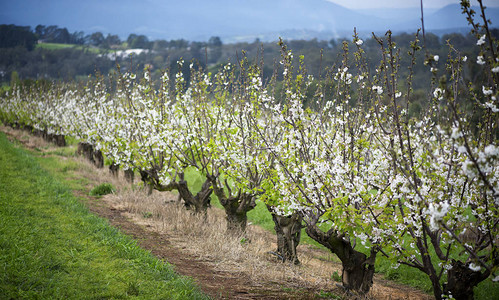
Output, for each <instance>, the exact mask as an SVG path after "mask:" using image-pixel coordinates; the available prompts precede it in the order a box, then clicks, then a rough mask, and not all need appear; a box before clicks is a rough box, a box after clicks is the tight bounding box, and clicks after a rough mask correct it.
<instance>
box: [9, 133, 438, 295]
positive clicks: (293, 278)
mask: <svg viewBox="0 0 499 300" xmlns="http://www.w3.org/2000/svg"><path fill="white" fill-rule="evenodd" d="M0 131H3V132H4V133H6V134H7V136H8V137H9V139H11V140H12V141H14V140H15V141H17V142H19V143H22V144H23V146H24V147H26V148H28V149H31V150H34V149H36V150H37V151H43V152H45V153H48V154H47V155H58V154H57V151H54V149H57V148H56V147H55V146H52V145H50V144H47V143H45V142H44V141H43V140H42V139H41V138H39V137H34V136H31V135H29V134H27V133H26V132H24V131H21V130H13V129H11V128H9V127H3V126H0ZM61 159H62V160H65V159H68V160H77V161H78V162H79V163H87V162H85V161H83V160H82V159H81V158H78V157H74V156H61ZM87 164H88V165H89V166H90V164H89V163H87ZM85 169H86V170H87V171H86V172H80V173H78V176H82V177H85V179H86V182H87V184H86V186H87V189H88V190H86V191H85V190H74V194H75V195H76V196H77V197H78V198H79V199H81V201H83V202H84V203H85V204H86V205H87V206H88V208H89V210H90V211H92V212H93V213H94V214H96V215H98V216H100V217H102V218H105V219H107V220H109V223H110V224H111V225H112V226H114V227H116V228H118V229H119V230H120V231H121V232H123V233H124V234H127V235H129V236H131V237H133V238H134V239H135V240H136V241H137V243H138V244H139V245H140V246H141V247H143V248H144V249H147V250H149V251H150V252H151V253H153V254H154V255H155V256H157V257H158V258H160V259H162V260H164V261H167V262H169V263H170V264H172V265H174V266H175V270H176V271H177V272H178V273H179V274H181V275H185V276H189V277H192V278H193V279H194V281H195V282H196V283H197V284H198V286H199V287H200V289H201V290H202V291H203V292H205V293H206V294H208V295H210V296H211V297H212V298H214V299H432V297H431V296H429V295H427V294H425V293H423V292H421V291H418V290H415V289H414V288H411V287H408V286H404V285H400V284H397V283H394V282H392V281H388V280H384V279H383V277H382V275H378V274H377V275H376V276H375V280H374V285H373V288H372V289H371V291H370V293H369V294H368V295H367V296H362V297H359V296H355V295H352V294H349V293H345V291H343V289H342V288H341V287H339V285H338V284H337V283H336V282H335V281H334V280H333V279H332V276H331V275H332V274H333V273H334V272H337V273H338V274H341V266H340V264H339V263H338V262H335V261H334V259H333V261H332V260H331V259H330V257H331V254H330V253H328V252H326V251H323V250H321V249H317V248H315V247H312V246H309V245H300V246H299V249H298V251H299V258H300V260H301V262H302V264H301V265H300V266H290V265H287V266H282V265H284V264H282V263H280V262H278V261H277V260H276V259H275V257H273V256H272V255H268V254H267V253H268V251H273V250H275V248H276V247H275V237H274V235H273V234H271V233H269V232H267V231H265V230H263V229H261V228H259V227H257V226H254V225H252V226H249V227H248V230H249V231H250V232H251V234H252V235H253V236H258V239H259V241H258V242H257V241H255V244H257V243H260V244H261V245H260V246H259V249H260V250H259V252H258V251H257V252H255V253H257V254H254V255H249V256H260V257H258V258H257V259H259V261H261V264H260V262H259V263H258V264H254V263H252V262H245V261H244V259H243V258H241V259H239V258H236V259H234V261H232V262H231V261H227V260H221V259H220V257H221V256H220V255H223V253H215V254H216V255H215V254H214V253H213V252H214V251H213V249H212V248H209V247H203V245H202V244H201V245H200V242H199V240H197V239H195V238H191V237H192V236H186V235H185V234H184V233H183V232H182V231H181V230H172V229H171V228H169V227H167V226H166V227H165V222H166V223H168V220H165V219H162V220H157V219H155V218H150V217H148V216H147V217H146V216H145V215H144V213H143V212H142V213H141V212H140V211H139V210H138V209H134V208H132V207H131V205H130V204H125V203H122V202H120V201H121V200H120V199H122V198H120V197H119V195H107V196H104V197H102V198H96V197H91V196H88V191H89V190H90V189H91V188H92V187H93V186H96V185H97V184H100V183H102V182H106V181H110V180H111V176H110V175H109V173H108V172H107V171H105V170H102V169H101V170H98V169H97V168H93V167H89V168H85ZM113 180H114V181H116V180H117V179H113ZM113 184H120V183H115V182H113ZM121 184H123V183H121ZM125 184H126V183H125ZM119 193H120V192H119V189H118V192H117V194H119ZM166 198H167V199H175V196H173V195H171V194H170V195H167V196H166ZM172 202H173V201H163V203H172ZM165 205H174V204H165ZM209 214H210V218H211V217H213V218H215V219H219V220H223V219H224V218H223V211H222V210H220V209H216V208H211V209H210V212H209ZM219 223H220V222H219ZM248 248H249V247H248ZM262 249H263V250H262ZM218 252H223V251H218ZM228 259H231V258H230V257H229V258H228ZM229 265H230V266H232V267H230V266H229ZM260 266H264V267H260ZM265 268H268V269H265ZM250 269H251V270H250ZM258 269H261V270H258ZM259 272H261V273H259ZM270 272H276V273H275V274H277V275H270V276H268V274H272V273H270ZM265 274H267V275H265Z"/></svg>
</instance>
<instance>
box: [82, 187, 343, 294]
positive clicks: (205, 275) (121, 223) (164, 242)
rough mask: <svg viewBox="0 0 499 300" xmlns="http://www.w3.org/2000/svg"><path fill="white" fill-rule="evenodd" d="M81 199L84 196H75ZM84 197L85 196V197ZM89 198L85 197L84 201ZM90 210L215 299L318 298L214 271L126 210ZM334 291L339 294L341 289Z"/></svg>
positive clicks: (100, 205) (102, 205)
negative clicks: (138, 221) (129, 214)
mask: <svg viewBox="0 0 499 300" xmlns="http://www.w3.org/2000/svg"><path fill="white" fill-rule="evenodd" d="M77 196H79V197H82V196H84V195H81V194H80V195H77ZM84 197H86V196H84ZM87 199H88V198H87ZM86 203H87V205H88V206H89V209H90V210H91V211H92V212H93V213H95V214H96V215H98V216H100V217H103V218H106V219H108V220H109V222H110V224H111V225H112V226H114V227H116V228H118V229H119V230H120V231H121V232H123V233H125V234H127V235H129V236H131V237H133V238H134V239H135V240H137V242H138V243H139V245H140V246H141V247H143V248H144V249H147V250H149V251H151V253H152V254H154V255H155V256H157V257H159V258H161V259H163V260H165V261H167V262H169V263H170V264H172V265H173V266H174V268H175V271H177V272H178V273H179V274H181V275H185V276H189V277H192V278H194V280H195V281H196V282H197V283H198V285H199V286H200V287H201V290H203V292H205V293H206V294H208V295H210V296H211V297H213V298H216V299H317V298H318V295H317V294H316V292H317V291H313V290H310V289H303V290H295V291H292V290H287V289H286V287H284V286H281V285H279V284H276V283H269V282H265V283H261V284H259V285H255V283H254V282H253V281H252V280H251V279H249V278H247V276H244V275H241V274H237V275H235V274H232V273H230V272H223V271H219V270H215V269H214V268H212V267H211V266H210V263H208V262H207V261H204V260H203V259H202V258H199V257H196V256H194V255H191V254H189V253H187V252H186V251H184V250H183V249H179V248H177V247H176V246H175V245H174V244H172V242H171V241H170V239H169V237H168V235H165V234H159V233H157V232H155V231H152V230H147V228H145V227H146V226H141V225H138V224H136V223H135V222H133V221H132V220H130V219H129V218H128V217H127V216H126V214H127V212H126V211H125V210H120V209H116V208H113V207H109V206H108V205H106V203H107V202H105V201H101V202H96V201H93V200H88V201H86ZM336 292H341V291H340V290H338V291H336Z"/></svg>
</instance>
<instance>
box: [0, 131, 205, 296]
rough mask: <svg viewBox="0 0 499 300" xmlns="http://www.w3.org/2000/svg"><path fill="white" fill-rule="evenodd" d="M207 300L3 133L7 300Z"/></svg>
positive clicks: (0, 201) (2, 240) (0, 186)
mask: <svg viewBox="0 0 499 300" xmlns="http://www.w3.org/2000/svg"><path fill="white" fill-rule="evenodd" d="M19 298H23V299H24V298H28V299H103V298H113V299H120V298H121V299H123V298H126V299H129V298H133V299H206V298H207V297H206V296H205V295H203V294H202V293H200V292H199V290H198V289H197V288H196V287H195V285H194V284H193V282H192V281H191V279H189V278H186V277H182V276H179V275H177V274H175V273H174V272H173V270H172V267H171V266H170V265H168V264H166V263H164V262H162V261H160V260H158V259H157V258H155V257H153V256H152V255H151V254H150V253H149V252H147V251H145V250H143V249H141V248H140V247H139V246H137V244H136V242H135V241H134V240H132V239H131V238H129V237H127V236H125V235H123V234H121V233H119V232H118V230H116V229H114V228H112V227H111V226H109V225H108V223H107V222H106V221H105V220H103V219H101V218H98V217H96V216H94V215H92V214H91V213H89V212H88V210H87V208H86V207H85V206H84V205H83V204H81V203H80V202H79V201H78V200H77V199H76V198H75V197H74V196H73V195H72V194H71V191H70V190H69V189H68V187H67V186H65V185H64V184H62V183H61V182H59V181H58V180H56V179H54V177H52V176H51V175H50V174H49V173H47V171H45V170H43V169H42V168H41V167H40V165H39V164H38V162H37V161H36V160H35V159H34V158H33V157H32V156H31V155H30V154H29V153H28V152H26V151H25V150H23V149H19V148H16V147H14V146H13V145H12V144H11V143H10V142H9V141H8V140H7V139H6V137H5V135H4V134H3V133H0V299H19Z"/></svg>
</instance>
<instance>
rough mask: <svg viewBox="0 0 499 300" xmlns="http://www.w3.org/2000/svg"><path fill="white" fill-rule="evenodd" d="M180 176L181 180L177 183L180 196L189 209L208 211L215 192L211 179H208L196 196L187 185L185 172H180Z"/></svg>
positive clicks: (197, 211) (196, 211)
mask: <svg viewBox="0 0 499 300" xmlns="http://www.w3.org/2000/svg"><path fill="white" fill-rule="evenodd" d="M179 177H180V181H179V182H178V184H177V190H178V193H179V194H180V197H182V199H184V204H185V206H186V207H187V209H192V210H194V212H195V213H199V212H203V213H206V210H207V209H208V207H210V201H211V198H210V197H211V193H213V189H212V188H211V181H210V180H208V179H206V181H205V182H204V183H203V186H202V187H201V190H200V191H199V192H198V193H197V194H196V196H194V195H193V194H192V193H191V191H190V190H189V187H188V186H187V181H185V180H184V174H183V173H182V174H180V175H179Z"/></svg>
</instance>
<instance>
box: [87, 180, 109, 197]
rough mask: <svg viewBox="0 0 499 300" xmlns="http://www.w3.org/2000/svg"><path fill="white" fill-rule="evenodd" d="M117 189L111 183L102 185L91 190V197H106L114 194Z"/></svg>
mask: <svg viewBox="0 0 499 300" xmlns="http://www.w3.org/2000/svg"><path fill="white" fill-rule="evenodd" d="M114 191H115V189H114V187H113V185H112V184H110V183H102V184H99V185H98V186H96V187H94V188H93V189H92V190H90V193H89V195H90V196H104V195H107V194H112V193H114Z"/></svg>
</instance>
